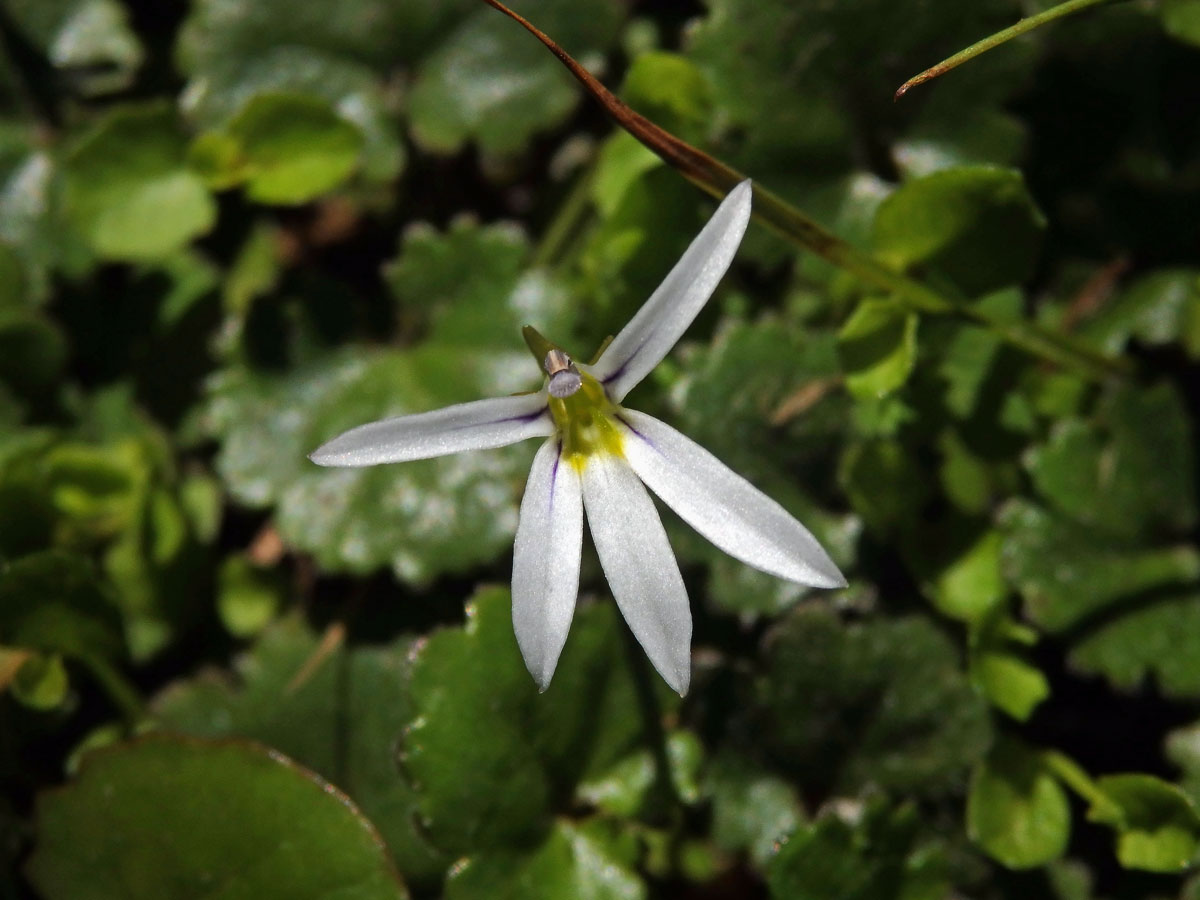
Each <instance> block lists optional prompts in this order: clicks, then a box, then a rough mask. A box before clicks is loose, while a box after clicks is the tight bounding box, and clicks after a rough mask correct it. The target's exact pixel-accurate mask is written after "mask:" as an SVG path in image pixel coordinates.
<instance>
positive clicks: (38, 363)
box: [0, 309, 67, 397]
mask: <svg viewBox="0 0 1200 900" xmlns="http://www.w3.org/2000/svg"><path fill="white" fill-rule="evenodd" d="M66 361H67V343H66V339H65V337H64V336H63V333H62V331H61V330H60V329H59V327H58V326H57V325H56V324H55V323H54V322H52V321H51V320H49V319H47V318H46V317H44V316H43V315H41V314H40V313H35V312H23V311H20V310H11V311H5V310H3V309H0V383H6V384H8V385H9V386H10V387H11V388H12V389H13V390H14V391H16V392H17V393H18V394H23V395H24V396H26V397H34V396H38V395H44V394H45V393H47V392H49V391H52V390H53V388H54V386H55V382H56V381H57V380H58V379H59V378H61V377H62V372H63V368H64V367H65V364H66Z"/></svg>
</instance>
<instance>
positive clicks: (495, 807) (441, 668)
mask: <svg viewBox="0 0 1200 900" xmlns="http://www.w3.org/2000/svg"><path fill="white" fill-rule="evenodd" d="M620 627H621V626H619V625H618V623H617V621H616V615H615V613H614V610H613V607H612V605H611V604H605V605H603V606H595V607H590V608H583V609H580V610H578V611H577V612H576V615H575V621H574V623H573V624H572V626H571V634H570V637H569V638H568V640H567V645H566V648H565V649H564V651H563V655H562V658H561V660H560V661H559V665H558V670H557V671H556V672H555V675H554V681H553V682H552V683H551V685H550V687H549V689H548V690H547V691H546V693H545V694H541V695H539V694H538V692H537V687H536V685H535V684H534V682H533V679H532V678H531V677H530V676H529V673H528V672H527V671H526V669H525V666H524V664H523V663H522V661H521V657H520V653H519V651H518V649H517V643H516V639H515V637H514V636H513V631H512V621H511V613H510V599H509V594H508V592H507V591H505V590H499V589H490V590H485V591H483V592H481V593H480V594H478V595H476V597H475V599H474V601H473V602H472V604H471V605H470V606H469V607H468V609H467V625H466V628H465V629H447V630H445V631H441V632H439V633H437V634H435V635H433V636H432V637H431V638H429V639H428V641H426V642H425V643H423V644H422V645H420V646H419V648H418V649H417V651H416V653H415V657H414V660H413V672H412V696H413V703H414V712H415V716H414V718H413V720H412V723H411V724H410V726H409V729H408V731H407V732H406V733H405V737H404V742H403V746H402V757H401V758H402V761H403V766H404V771H405V772H406V773H407V775H408V776H409V778H411V779H412V782H413V784H414V785H416V786H418V791H419V799H420V806H421V811H422V813H423V816H424V821H425V827H426V830H427V832H428V834H429V836H430V838H431V839H432V840H433V842H434V843H435V844H436V845H437V846H439V847H441V848H442V849H444V850H446V851H447V852H449V853H453V854H461V853H468V852H479V851H486V850H489V849H505V848H514V847H522V846H529V845H530V844H531V843H533V842H536V841H538V840H541V839H543V836H544V835H545V833H546V831H547V829H548V828H549V827H550V816H551V814H552V812H553V811H554V809H555V802H556V800H557V799H558V798H561V797H564V796H569V795H570V793H571V792H572V790H573V789H574V787H575V786H576V785H577V784H578V783H579V782H580V781H581V780H583V779H585V778H589V777H594V776H596V775H598V774H599V773H601V772H603V771H606V770H607V769H609V768H610V767H611V766H612V765H613V764H614V763H616V762H617V760H619V759H621V758H622V757H623V756H625V755H626V754H627V753H628V752H629V751H630V749H632V746H633V744H634V741H636V740H637V738H638V736H639V735H640V734H641V733H642V720H641V716H640V714H639V713H638V700H637V694H636V691H635V687H634V682H633V680H632V676H631V674H630V672H629V670H628V668H627V667H626V665H625V663H624V640H623V638H622V636H621V635H620V634H619V631H618V629H619V628H620ZM659 694H660V702H662V703H665V704H666V705H668V706H669V705H670V699H669V697H670V692H669V690H668V689H667V688H666V687H665V686H660V689H659Z"/></svg>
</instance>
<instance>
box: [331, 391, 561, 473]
mask: <svg viewBox="0 0 1200 900" xmlns="http://www.w3.org/2000/svg"><path fill="white" fill-rule="evenodd" d="M553 433H554V423H553V421H552V420H551V418H550V412H549V410H548V409H547V406H546V392H545V391H540V392H538V393H536V394H522V395H520V396H516V397H497V398H495V399H491V400H475V401H473V402H471V403H459V404H458V405H457V406H447V407H445V408H444V409H435V410H433V411H432V412H425V413H417V414H416V415H412V416H398V417H397V418H394V419H382V420H380V421H378V422H371V423H370V424H368V425H359V426H358V427H357V428H351V429H350V430H349V431H347V432H345V433H343V434H340V435H338V436H337V437H335V438H334V439H333V440H331V441H329V442H328V443H325V444H322V445H321V446H320V447H318V448H317V449H316V450H314V451H313V452H312V453H311V454H309V457H308V458H309V459H311V460H312V461H313V462H315V463H316V464H317V465H319V466H375V465H379V464H380V463H392V462H407V461H409V460H414V459H429V458H430V457H433V456H445V455H446V454H448V453H458V452H459V451H461V450H486V449H489V448H492V447H504V446H506V445H508V444H515V443H516V442H517V441H523V440H525V439H526V438H531V437H545V436H546V435H548V434H553Z"/></svg>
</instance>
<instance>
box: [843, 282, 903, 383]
mask: <svg viewBox="0 0 1200 900" xmlns="http://www.w3.org/2000/svg"><path fill="white" fill-rule="evenodd" d="M838 356H839V357H840V358H841V361H842V369H843V370H844V371H845V373H846V387H848V388H849V389H850V391H851V393H853V394H854V395H855V396H858V397H883V396H886V395H887V394H890V393H891V392H892V391H894V390H896V389H897V388H899V387H900V386H901V385H903V384H904V382H905V381H907V380H908V376H909V374H910V373H911V372H912V370H913V366H914V365H916V362H917V316H916V314H915V313H912V312H906V311H905V310H904V308H903V307H902V306H900V305H899V304H897V303H893V302H890V301H887V300H865V301H863V302H862V303H860V304H859V305H858V307H857V308H856V309H855V310H854V314H853V315H852V316H850V318H849V320H847V322H846V324H845V325H843V326H842V330H841V331H840V332H838Z"/></svg>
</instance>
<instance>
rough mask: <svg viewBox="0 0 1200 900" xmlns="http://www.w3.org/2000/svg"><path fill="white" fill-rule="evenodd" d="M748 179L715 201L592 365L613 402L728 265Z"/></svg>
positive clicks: (653, 361)
mask: <svg viewBox="0 0 1200 900" xmlns="http://www.w3.org/2000/svg"><path fill="white" fill-rule="evenodd" d="M750 196H751V191H750V182H749V181H743V182H742V183H741V184H739V185H738V186H737V187H735V188H734V189H733V190H732V191H730V192H729V196H727V197H726V198H725V200H724V201H723V202H722V203H721V205H720V206H719V207H717V211H716V212H715V213H713V217H712V218H711V219H709V220H708V224H707V225H705V226H704V228H703V229H702V230H701V232H700V233H699V234H698V235H696V239H695V240H694V241H692V244H691V246H690V247H688V248H687V250H686V251H685V252H684V254H683V256H681V257H680V258H679V262H677V263H676V264H675V268H673V269H672V270H671V272H670V274H669V275H667V277H666V278H665V279H664V280H663V283H662V284H660V285H659V286H658V290H656V291H655V292H654V293H653V294H651V295H650V299H649V300H647V301H646V302H645V303H644V304H643V305H642V308H641V309H639V310H638V311H637V314H636V315H635V316H634V317H633V318H632V319H630V320H629V324H628V325H626V326H625V327H624V328H623V329H621V333H620V334H618V335H617V336H616V337H615V338H614V339H613V342H612V343H611V344H609V345H608V348H607V349H606V350H605V351H604V354H603V355H602V356H601V357H600V359H599V360H598V361H597V363H596V365H595V366H593V367H592V368H591V371H592V374H593V375H595V377H596V378H597V379H598V380H599V381H601V382H602V383H603V384H604V385H605V387H606V388H607V389H608V394H609V396H610V397H612V398H613V399H614V400H615V401H617V402H618V403H619V402H620V401H621V399H622V398H623V397H624V396H625V395H626V394H628V393H629V391H630V390H632V388H633V386H634V385H636V384H637V383H638V382H639V381H641V380H642V379H643V378H645V377H646V376H647V375H648V374H649V373H650V370H651V369H653V368H654V367H655V366H656V365H658V364H659V362H660V361H661V360H662V358H663V357H664V356H666V355H667V353H668V352H669V351H670V349H671V348H672V347H674V346H675V342H676V341H678V340H679V338H680V337H681V336H682V335H683V333H684V331H686V330H687V327H688V326H689V325H691V324H692V320H693V319H695V318H696V316H697V315H698V314H699V312H700V310H701V309H702V308H703V307H704V304H705V303H707V302H708V298H709V297H710V296H712V292H713V290H714V289H715V288H716V286H717V282H719V281H720V280H721V276H722V275H724V274H725V270H726V269H728V268H729V263H730V262H731V261H732V260H733V255H734V253H736V252H737V248H738V244H740V243H741V242H742V235H743V234H745V232H746V224H747V223H748V222H749V221H750Z"/></svg>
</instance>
